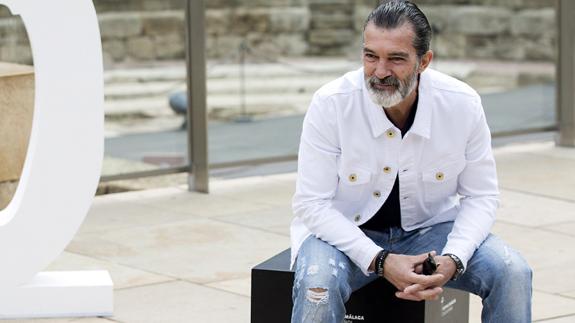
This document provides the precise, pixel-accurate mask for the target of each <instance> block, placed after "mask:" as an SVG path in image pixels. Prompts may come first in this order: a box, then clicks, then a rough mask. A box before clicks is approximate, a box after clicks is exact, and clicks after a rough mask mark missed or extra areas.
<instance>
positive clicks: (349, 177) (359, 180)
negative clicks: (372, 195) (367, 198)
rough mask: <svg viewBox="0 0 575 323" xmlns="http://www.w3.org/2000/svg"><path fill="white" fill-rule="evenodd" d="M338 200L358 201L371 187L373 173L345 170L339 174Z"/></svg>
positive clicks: (352, 169) (359, 169) (351, 169)
mask: <svg viewBox="0 0 575 323" xmlns="http://www.w3.org/2000/svg"><path fill="white" fill-rule="evenodd" d="M338 175H339V183H338V185H337V193H336V197H335V198H336V199H337V200H340V201H358V200H360V199H361V198H362V197H363V194H364V192H365V191H366V190H367V188H368V187H369V183H370V181H371V172H370V171H368V170H365V169H361V168H345V169H341V170H340V171H339V172H338Z"/></svg>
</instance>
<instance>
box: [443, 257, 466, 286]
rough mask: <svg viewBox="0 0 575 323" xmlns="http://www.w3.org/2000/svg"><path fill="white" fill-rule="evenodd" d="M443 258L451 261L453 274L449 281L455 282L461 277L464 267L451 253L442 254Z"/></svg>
mask: <svg viewBox="0 0 575 323" xmlns="http://www.w3.org/2000/svg"><path fill="white" fill-rule="evenodd" d="M444 256H447V257H449V258H451V260H453V262H454V263H455V274H453V277H451V280H453V281H455V280H457V279H459V277H461V275H462V274H463V272H464V271H465V267H463V263H462V262H461V259H459V257H457V256H456V255H454V254H452V253H446V254H444Z"/></svg>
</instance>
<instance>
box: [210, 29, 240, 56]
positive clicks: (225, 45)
mask: <svg viewBox="0 0 575 323" xmlns="http://www.w3.org/2000/svg"><path fill="white" fill-rule="evenodd" d="M243 39H244V38H243V37H240V36H235V35H224V36H217V37H213V38H211V40H210V41H207V42H206V46H207V51H208V54H209V55H210V57H217V58H223V59H226V60H229V59H236V60H237V57H238V53H239V47H240V44H241V43H242V41H243ZM211 55H214V56H211Z"/></svg>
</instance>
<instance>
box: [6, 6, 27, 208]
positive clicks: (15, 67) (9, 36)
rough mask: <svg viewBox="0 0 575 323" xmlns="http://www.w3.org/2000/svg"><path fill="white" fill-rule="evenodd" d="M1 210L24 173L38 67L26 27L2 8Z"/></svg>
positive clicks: (20, 20)
mask: <svg viewBox="0 0 575 323" xmlns="http://www.w3.org/2000/svg"><path fill="white" fill-rule="evenodd" d="M0 35H1V40H0V138H2V139H1V140H0V165H1V167H0V210H1V209H4V208H5V207H6V206H7V205H8V204H9V203H10V201H11V200H12V197H13V195H14V192H15V191H16V188H17V186H18V181H19V179H20V175H21V173H22V167H23V165H24V159H25V158H26V150H27V149H28V141H29V139H30V130H31V126H32V115H33V111H34V67H33V63H32V52H31V49H30V43H29V41H28V35H27V33H26V28H25V27H24V24H23V23H22V19H21V18H20V17H19V16H13V15H12V14H11V13H10V11H9V10H8V8H6V7H5V6H2V5H0Z"/></svg>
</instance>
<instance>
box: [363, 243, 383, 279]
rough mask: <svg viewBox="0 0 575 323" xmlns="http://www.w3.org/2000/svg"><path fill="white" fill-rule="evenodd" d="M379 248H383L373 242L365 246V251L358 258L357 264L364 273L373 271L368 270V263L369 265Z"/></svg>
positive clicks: (367, 273) (368, 273) (367, 274)
mask: <svg viewBox="0 0 575 323" xmlns="http://www.w3.org/2000/svg"><path fill="white" fill-rule="evenodd" d="M381 250H383V249H382V248H381V247H380V246H378V245H376V244H375V243H373V244H372V245H371V246H369V247H368V248H366V250H365V252H363V253H362V257H361V259H359V261H358V263H357V265H358V266H359V268H360V269H361V271H362V272H363V274H364V275H366V276H369V275H370V274H371V273H373V272H370V271H369V265H371V262H372V261H373V258H375V257H376V256H377V254H378V253H379V252H380V251H381Z"/></svg>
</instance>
